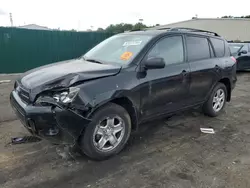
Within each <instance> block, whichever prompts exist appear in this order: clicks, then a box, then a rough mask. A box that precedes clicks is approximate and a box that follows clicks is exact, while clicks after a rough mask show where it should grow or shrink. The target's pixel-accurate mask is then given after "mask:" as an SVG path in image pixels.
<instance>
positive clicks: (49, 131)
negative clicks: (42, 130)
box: [46, 127, 59, 136]
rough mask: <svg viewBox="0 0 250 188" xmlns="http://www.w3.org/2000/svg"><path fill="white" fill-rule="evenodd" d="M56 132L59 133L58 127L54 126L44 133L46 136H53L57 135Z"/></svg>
mask: <svg viewBox="0 0 250 188" xmlns="http://www.w3.org/2000/svg"><path fill="white" fill-rule="evenodd" d="M58 133H59V129H58V128H56V127H54V128H50V129H49V130H48V132H47V133H46V135H48V136H55V135H57V134H58Z"/></svg>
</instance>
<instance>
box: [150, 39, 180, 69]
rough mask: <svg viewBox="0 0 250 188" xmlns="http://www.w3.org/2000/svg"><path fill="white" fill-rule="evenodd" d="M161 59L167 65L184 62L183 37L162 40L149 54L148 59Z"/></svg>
mask: <svg viewBox="0 0 250 188" xmlns="http://www.w3.org/2000/svg"><path fill="white" fill-rule="evenodd" d="M151 57H161V58H163V59H164V61H165V63H166V65H169V64H174V63H181V62H183V61H184V51H183V41H182V37H181V36H172V37H166V38H163V39H161V40H160V41H158V42H157V43H156V45H155V46H154V47H153V48H152V49H151V51H150V52H149V53H148V58H151Z"/></svg>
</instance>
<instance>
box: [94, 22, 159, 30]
mask: <svg viewBox="0 0 250 188" xmlns="http://www.w3.org/2000/svg"><path fill="white" fill-rule="evenodd" d="M159 25H160V24H155V25H152V26H147V25H145V24H143V23H141V22H138V23H136V24H134V25H133V24H128V23H119V24H111V25H109V26H108V27H107V28H106V29H103V28H98V29H97V31H101V32H108V33H123V32H125V31H131V30H141V29H145V28H150V27H155V26H159Z"/></svg>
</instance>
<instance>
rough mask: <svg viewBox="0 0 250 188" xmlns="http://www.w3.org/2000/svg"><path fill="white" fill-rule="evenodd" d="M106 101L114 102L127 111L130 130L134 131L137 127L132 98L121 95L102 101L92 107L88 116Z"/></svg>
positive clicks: (135, 111)
mask: <svg viewBox="0 0 250 188" xmlns="http://www.w3.org/2000/svg"><path fill="white" fill-rule="evenodd" d="M108 103H115V104H117V105H120V106H122V107H123V108H124V109H125V110H126V111H127V112H128V114H129V116H130V118H131V126H132V131H136V130H137V129H138V114H137V109H136V107H135V105H134V104H133V102H132V100H131V99H129V98H128V97H126V96H121V97H117V98H113V99H110V100H107V101H105V102H102V103H101V104H99V105H98V106H97V107H95V108H93V110H92V111H91V112H90V113H89V114H88V117H91V116H92V115H93V114H94V113H95V112H96V110H98V109H100V108H102V107H103V106H105V105H106V104H108ZM90 119H91V118H90Z"/></svg>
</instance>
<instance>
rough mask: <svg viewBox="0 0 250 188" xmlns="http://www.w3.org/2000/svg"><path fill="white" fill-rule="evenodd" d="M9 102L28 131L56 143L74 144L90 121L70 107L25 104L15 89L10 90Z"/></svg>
mask: <svg viewBox="0 0 250 188" xmlns="http://www.w3.org/2000/svg"><path fill="white" fill-rule="evenodd" d="M10 103H11V105H12V108H13V109H14V111H15V113H16V115H17V116H18V118H19V119H20V121H21V122H22V124H23V125H24V126H25V128H26V129H27V130H28V131H29V132H30V133H32V134H34V135H36V136H38V137H41V138H45V139H47V140H50V141H51V142H53V143H57V144H75V143H76V141H77V139H78V138H79V136H80V134H81V132H82V130H83V129H84V127H85V126H86V125H88V124H89V123H90V120H89V119H86V118H84V117H82V116H81V115H79V114H77V113H76V112H74V111H72V110H71V109H67V108H62V107H60V106H57V105H55V104H51V106H50V105H48V106H34V105H32V104H31V105H27V104H26V103H24V102H23V101H22V100H21V99H20V97H19V96H18V94H17V92H16V91H12V92H11V94H10Z"/></svg>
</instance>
